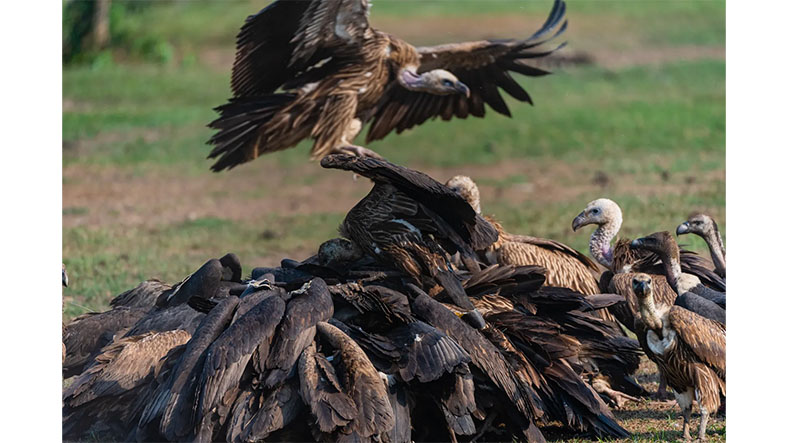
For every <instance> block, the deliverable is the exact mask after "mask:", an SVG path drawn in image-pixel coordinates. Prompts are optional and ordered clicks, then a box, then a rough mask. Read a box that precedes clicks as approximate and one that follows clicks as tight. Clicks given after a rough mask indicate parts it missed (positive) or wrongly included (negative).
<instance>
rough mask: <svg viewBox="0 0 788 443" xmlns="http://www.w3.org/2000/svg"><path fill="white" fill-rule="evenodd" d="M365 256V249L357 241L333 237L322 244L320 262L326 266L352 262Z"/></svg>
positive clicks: (319, 253)
mask: <svg viewBox="0 0 788 443" xmlns="http://www.w3.org/2000/svg"><path fill="white" fill-rule="evenodd" d="M362 257H364V251H362V250H361V248H359V247H358V246H357V245H356V244H355V243H353V242H352V241H350V240H347V239H344V238H332V239H331V240H328V241H326V242H323V244H322V245H320V248H319V249H318V251H317V259H318V263H320V264H321V265H324V266H331V265H334V264H337V265H341V264H347V263H352V262H355V261H358V260H360V259H361V258H362Z"/></svg>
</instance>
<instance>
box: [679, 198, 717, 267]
mask: <svg viewBox="0 0 788 443" xmlns="http://www.w3.org/2000/svg"><path fill="white" fill-rule="evenodd" d="M683 234H695V235H698V236H700V237H701V238H703V240H705V241H706V245H707V246H708V247H709V253H710V254H711V261H713V262H714V272H716V273H717V275H719V276H720V277H722V278H725V244H723V242H722V236H721V235H720V230H719V228H717V222H716V221H714V219H713V218H711V217H710V216H708V215H706V214H702V213H700V212H693V213H692V214H690V216H689V217H688V218H687V221H685V222H684V223H682V224H680V225H678V227H676V235H683Z"/></svg>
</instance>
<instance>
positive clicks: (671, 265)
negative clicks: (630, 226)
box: [632, 231, 726, 324]
mask: <svg viewBox="0 0 788 443" xmlns="http://www.w3.org/2000/svg"><path fill="white" fill-rule="evenodd" d="M632 247H633V248H637V249H645V250H648V251H651V252H653V253H655V254H657V255H658V256H659V258H660V260H661V261H662V264H663V265H664V268H665V276H666V278H667V281H668V283H669V284H670V287H671V288H673V290H674V291H675V292H676V293H677V294H678V297H677V298H676V301H675V304H677V305H679V306H682V307H684V308H686V309H689V310H691V311H693V312H695V313H696V314H699V315H701V316H703V317H706V318H709V319H712V320H715V321H717V322H720V323H722V324H725V306H726V303H725V299H726V297H725V293H724V292H719V291H715V290H713V289H710V288H707V287H706V286H704V285H703V284H701V282H700V280H699V279H698V278H697V277H695V276H694V275H692V274H687V273H683V272H681V266H680V265H679V246H678V244H676V240H674V239H673V236H671V235H670V233H669V232H667V231H663V232H656V233H654V234H651V235H649V236H647V237H643V238H638V239H635V240H633V241H632Z"/></svg>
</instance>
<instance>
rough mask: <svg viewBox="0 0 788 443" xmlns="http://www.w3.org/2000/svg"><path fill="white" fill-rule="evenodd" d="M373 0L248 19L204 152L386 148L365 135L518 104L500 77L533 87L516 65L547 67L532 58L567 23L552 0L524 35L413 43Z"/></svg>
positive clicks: (309, 5) (305, 4) (528, 70)
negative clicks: (376, 21)
mask: <svg viewBox="0 0 788 443" xmlns="http://www.w3.org/2000/svg"><path fill="white" fill-rule="evenodd" d="M369 8H370V2H369V1H368V0H305V1H286V0H278V1H275V2H274V3H272V4H270V5H269V6H267V7H266V8H264V9H263V10H261V11H260V12H258V13H257V14H255V15H252V16H250V17H248V18H247V19H246V22H245V23H244V25H243V26H242V28H241V30H240V32H239V34H238V37H237V48H236V56H235V62H234V63H233V69H232V76H231V82H230V83H231V89H232V94H233V96H232V98H230V99H229V101H228V102H227V103H226V104H224V105H222V106H219V107H218V108H216V110H217V111H218V113H219V118H217V119H216V120H214V121H213V122H211V123H210V124H209V127H211V128H213V129H216V130H217V131H218V132H216V133H215V134H214V135H213V137H212V138H211V139H210V140H209V143H210V144H212V145H214V148H213V150H212V151H211V153H210V154H209V156H208V158H217V157H218V160H216V163H215V164H213V166H212V167H211V169H212V170H214V171H217V172H218V171H221V170H223V169H229V168H233V167H235V166H237V165H239V164H241V163H245V162H248V161H251V160H253V159H255V158H256V157H258V156H259V155H261V154H265V153H268V152H274V151H279V150H283V149H287V148H290V147H292V146H295V145H296V144H298V143H299V142H300V141H302V140H304V139H312V140H314V145H313V147H312V151H311V154H312V157H313V158H322V157H323V156H325V155H327V154H330V153H337V152H342V153H350V154H354V155H366V156H373V157H379V156H378V155H377V154H376V153H374V152H373V151H371V150H369V149H366V148H363V147H360V146H356V145H354V144H353V139H354V138H355V137H356V135H357V134H358V133H359V132H360V131H361V129H362V127H363V126H364V124H366V123H370V127H369V132H368V133H367V141H368V142H369V141H373V140H377V139H381V138H383V137H385V136H386V135H387V134H388V133H390V132H391V131H396V132H397V133H400V132H402V131H404V130H406V129H410V128H412V127H414V126H416V125H420V124H422V123H424V122H425V121H427V120H429V119H434V118H436V117H441V118H442V119H443V120H450V119H451V118H452V117H455V116H456V117H458V118H466V117H467V116H468V115H473V116H475V117H484V115H485V111H486V109H485V108H486V106H489V107H490V108H492V109H493V110H494V111H496V112H498V113H501V114H504V115H506V116H510V115H511V114H510V112H509V109H508V107H507V105H506V103H505V102H504V100H503V98H502V97H501V94H500V92H499V90H498V89H499V88H500V89H502V90H503V91H505V92H506V93H507V94H509V95H511V96H512V97H514V98H515V99H517V100H519V101H524V102H528V103H532V100H531V97H530V95H529V94H528V93H527V92H526V91H525V90H524V89H523V88H522V87H521V86H520V85H519V84H518V83H517V81H516V80H515V79H514V78H513V77H512V73H517V74H522V75H525V76H529V77H537V76H542V75H545V74H548V72H547V71H544V70H542V69H539V68H537V67H534V66H531V65H529V64H528V60H529V59H535V58H540V57H544V56H547V55H549V54H551V53H552V52H553V51H555V50H557V49H558V48H560V47H561V46H562V45H559V46H557V47H555V48H553V49H545V48H544V45H545V44H546V43H548V42H549V41H551V40H552V39H554V38H556V37H558V36H559V35H561V34H562V33H563V32H564V31H565V30H566V28H567V23H568V22H567V21H566V19H565V13H566V4H565V3H564V1H563V0H555V1H554V3H553V7H552V10H551V12H550V14H549V16H548V17H547V19H546V21H545V22H544V24H543V25H542V27H541V28H540V29H539V30H537V31H536V32H535V33H534V34H533V35H531V36H530V37H528V38H525V39H522V40H518V39H497V40H481V41H472V42H463V43H454V44H443V45H438V46H429V47H422V48H415V47H413V46H411V45H410V44H408V43H407V42H405V41H403V40H401V39H399V38H397V37H394V36H393V35H390V34H387V33H385V32H381V31H378V30H376V29H374V28H372V27H371V26H370V25H369V22H368V20H367V16H368V14H369Z"/></svg>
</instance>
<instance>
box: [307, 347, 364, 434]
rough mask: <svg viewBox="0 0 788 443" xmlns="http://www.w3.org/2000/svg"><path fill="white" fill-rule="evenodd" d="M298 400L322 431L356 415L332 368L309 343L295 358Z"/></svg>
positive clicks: (344, 422)
mask: <svg viewBox="0 0 788 443" xmlns="http://www.w3.org/2000/svg"><path fill="white" fill-rule="evenodd" d="M298 376H299V380H300V382H301V399H302V400H303V401H304V403H306V404H307V405H308V406H309V408H310V409H311V411H312V415H314V417H315V419H316V420H317V425H318V427H319V428H320V431H322V432H333V431H334V430H335V429H336V428H338V427H342V426H346V425H347V424H349V423H350V422H351V421H352V420H354V419H355V418H356V417H357V416H358V410H357V409H356V403H355V402H354V401H353V399H352V398H350V396H349V395H348V394H347V393H346V392H345V391H344V390H343V388H342V385H341V383H340V381H339V378H338V377H337V374H336V371H335V370H334V367H333V366H331V363H330V362H329V361H328V360H326V357H325V356H324V355H323V354H321V353H319V352H318V351H317V348H316V347H315V343H314V342H312V343H310V344H309V346H307V347H306V348H304V351H303V352H302V353H301V357H300V358H299V360H298Z"/></svg>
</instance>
